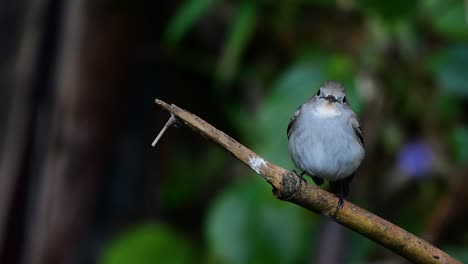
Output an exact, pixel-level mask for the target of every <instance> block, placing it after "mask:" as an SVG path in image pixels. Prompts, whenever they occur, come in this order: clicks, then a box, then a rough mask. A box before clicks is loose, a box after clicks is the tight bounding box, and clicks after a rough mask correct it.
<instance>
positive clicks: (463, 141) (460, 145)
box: [452, 126, 468, 164]
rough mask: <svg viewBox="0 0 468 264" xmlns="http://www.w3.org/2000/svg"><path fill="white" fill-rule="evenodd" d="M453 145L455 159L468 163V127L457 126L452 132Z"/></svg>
mask: <svg viewBox="0 0 468 264" xmlns="http://www.w3.org/2000/svg"><path fill="white" fill-rule="evenodd" d="M452 146H453V150H454V153H455V159H456V160H457V161H458V162H460V163H462V164H467V163H468V127H465V126H463V127H456V128H455V129H454V131H453V133H452Z"/></svg>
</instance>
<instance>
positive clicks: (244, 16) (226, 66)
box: [216, 1, 258, 85]
mask: <svg viewBox="0 0 468 264" xmlns="http://www.w3.org/2000/svg"><path fill="white" fill-rule="evenodd" d="M257 13H258V8H257V5H256V3H255V2H254V1H243V2H242V4H241V5H240V7H239V10H238V13H237V16H236V17H235V18H234V21H233V22H232V25H231V30H230V32H229V35H228V38H227V40H226V43H225V46H224V48H223V53H222V55H221V58H220V61H219V66H218V71H217V73H216V78H217V80H218V81H219V82H220V84H221V85H226V84H229V83H230V82H231V81H232V79H233V77H234V74H235V73H236V70H237V68H238V65H239V61H240V59H241V56H242V53H243V51H244V50H245V48H246V46H247V44H248V42H249V40H250V38H251V35H252V33H253V31H254V29H255V26H256V22H257Z"/></svg>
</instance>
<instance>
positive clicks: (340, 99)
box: [315, 81, 347, 104]
mask: <svg viewBox="0 0 468 264" xmlns="http://www.w3.org/2000/svg"><path fill="white" fill-rule="evenodd" d="M315 97H316V98H318V99H320V100H326V101H328V102H329V103H331V104H334V103H339V104H346V103H347V101H346V94H345V88H344V86H343V84H341V83H340V82H337V81H326V82H324V83H323V84H322V85H321V86H320V89H319V90H318V91H317V94H316V95H315Z"/></svg>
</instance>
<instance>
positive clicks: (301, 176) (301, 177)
mask: <svg viewBox="0 0 468 264" xmlns="http://www.w3.org/2000/svg"><path fill="white" fill-rule="evenodd" d="M292 172H294V174H296V176H297V177H299V179H301V181H303V182H307V181H306V179H304V174H305V172H302V173H301V174H298V173H297V171H296V170H292Z"/></svg>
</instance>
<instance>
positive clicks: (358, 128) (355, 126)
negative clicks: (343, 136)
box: [349, 115, 364, 146]
mask: <svg viewBox="0 0 468 264" xmlns="http://www.w3.org/2000/svg"><path fill="white" fill-rule="evenodd" d="M349 123H350V124H351V126H352V127H353V130H354V133H355V134H356V137H357V138H358V139H359V142H360V143H361V146H364V137H363V136H362V132H361V126H360V125H359V120H358V119H357V117H356V116H355V115H353V116H351V118H350V119H349Z"/></svg>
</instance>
